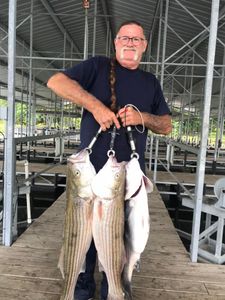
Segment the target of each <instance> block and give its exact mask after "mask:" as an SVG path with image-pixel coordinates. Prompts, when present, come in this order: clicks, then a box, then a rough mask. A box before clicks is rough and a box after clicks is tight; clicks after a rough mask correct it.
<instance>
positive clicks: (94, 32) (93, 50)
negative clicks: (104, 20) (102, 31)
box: [92, 0, 98, 56]
mask: <svg viewBox="0 0 225 300" xmlns="http://www.w3.org/2000/svg"><path fill="white" fill-rule="evenodd" d="M97 10H98V0H95V10H94V25H93V45H92V56H95V44H96V23H97Z"/></svg>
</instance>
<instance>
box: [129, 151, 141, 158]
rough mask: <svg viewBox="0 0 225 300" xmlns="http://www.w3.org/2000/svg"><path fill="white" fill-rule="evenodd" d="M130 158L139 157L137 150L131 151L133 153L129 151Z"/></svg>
mask: <svg viewBox="0 0 225 300" xmlns="http://www.w3.org/2000/svg"><path fill="white" fill-rule="evenodd" d="M130 158H137V159H139V154H138V153H137V152H133V153H131V156H130Z"/></svg>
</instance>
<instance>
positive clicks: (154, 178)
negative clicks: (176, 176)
mask: <svg viewBox="0 0 225 300" xmlns="http://www.w3.org/2000/svg"><path fill="white" fill-rule="evenodd" d="M158 154H159V139H158V137H157V136H156V138H155V163H154V173H153V182H154V183H156V176H157V163H158Z"/></svg>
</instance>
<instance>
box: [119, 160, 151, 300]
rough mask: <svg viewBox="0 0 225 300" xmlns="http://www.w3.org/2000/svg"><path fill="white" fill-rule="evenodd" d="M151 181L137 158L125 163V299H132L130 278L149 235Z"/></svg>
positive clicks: (123, 278)
mask: <svg viewBox="0 0 225 300" xmlns="http://www.w3.org/2000/svg"><path fill="white" fill-rule="evenodd" d="M152 190H153V185H152V183H151V181H150V180H149V179H148V178H147V177H146V176H145V175H144V173H143V172H142V170H141V168H140V165H139V162H138V159H137V158H132V159H131V160H130V161H129V162H128V163H127V165H126V195H125V200H126V201H125V234H124V239H125V249H126V264H125V266H124V270H123V274H122V280H123V286H124V289H125V292H126V297H127V299H129V300H130V299H132V291H131V280H132V274H133V270H134V268H135V266H137V265H138V263H139V260H140V256H141V253H142V252H143V251H144V249H145V246H146V243H147V241H148V237H149V230H150V218H149V209H148V195H147V193H150V192H152Z"/></svg>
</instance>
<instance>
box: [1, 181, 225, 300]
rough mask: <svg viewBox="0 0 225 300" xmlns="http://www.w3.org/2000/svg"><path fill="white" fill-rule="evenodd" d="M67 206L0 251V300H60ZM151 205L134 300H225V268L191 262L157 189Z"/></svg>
mask: <svg viewBox="0 0 225 300" xmlns="http://www.w3.org/2000/svg"><path fill="white" fill-rule="evenodd" d="M65 202H66V200H65V193H63V194H62V195H61V196H60V197H59V198H58V199H57V200H56V201H55V202H54V203H53V204H52V206H51V207H50V208H48V209H47V210H46V211H45V212H44V213H43V214H42V215H41V216H40V217H39V218H38V219H37V220H35V221H34V222H33V223H32V225H31V226H30V227H29V228H28V229H27V230H26V231H25V232H24V233H23V234H22V235H21V236H20V237H19V238H18V239H17V241H16V242H15V243H14V244H13V245H12V246H11V247H9V248H8V247H4V246H1V247H0V300H14V299H17V300H22V299H23V300H26V299H27V300H28V299H29V300H31V299H32V300H59V299H60V291H61V288H62V279H61V274H60V272H59V270H58V269H57V261H58V256H59V251H60V247H61V243H62V228H63V219H64V211H65ZM149 204H150V218H151V230H150V238H149V241H148V244H147V246H146V249H145V251H144V253H143V255H142V260H141V271H140V272H139V273H137V272H136V271H134V275H133V294H134V300H143V299H146V300H147V299H149V300H170V299H171V300H172V299H173V300H176V299H185V300H186V299H188V300H194V299H198V300H201V299H204V300H205V299H212V300H215V299H218V300H220V299H221V300H222V299H223V300H224V299H225V286H224V279H225V267H224V266H221V265H215V264H208V263H192V262H191V261H190V258H189V254H188V252H187V251H186V249H185V247H184V246H183V244H182V242H181V240H180V238H179V236H178V234H177V233H176V230H175V228H174V225H173V223H172V221H171V219H170V217H169V214H168V212H167V209H166V207H165V205H164V203H163V200H162V198H161V196H160V194H159V192H158V190H157V188H156V187H155V188H154V191H153V193H151V194H150V197H149ZM96 272H97V271H96ZM96 278H97V285H99V278H100V276H99V275H98V274H97V276H96ZM95 299H96V300H97V299H99V295H98V289H97V292H96V298H95Z"/></svg>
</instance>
